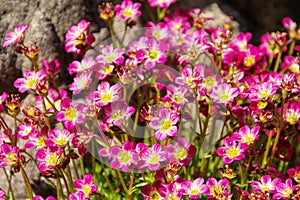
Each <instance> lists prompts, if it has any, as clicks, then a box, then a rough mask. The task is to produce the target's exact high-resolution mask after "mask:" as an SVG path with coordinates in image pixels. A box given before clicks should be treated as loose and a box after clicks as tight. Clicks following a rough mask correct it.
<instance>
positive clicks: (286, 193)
mask: <svg viewBox="0 0 300 200" xmlns="http://www.w3.org/2000/svg"><path fill="white" fill-rule="evenodd" d="M275 188H276V192H277V193H275V194H274V195H273V199H283V200H287V199H290V198H291V196H292V194H293V192H294V191H295V190H296V189H297V186H293V182H292V179H290V178H288V179H286V180H285V183H279V184H278V185H275Z"/></svg>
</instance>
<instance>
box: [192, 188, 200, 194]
mask: <svg viewBox="0 0 300 200" xmlns="http://www.w3.org/2000/svg"><path fill="white" fill-rule="evenodd" d="M190 194H191V195H196V194H199V190H198V189H193V190H191V191H190Z"/></svg>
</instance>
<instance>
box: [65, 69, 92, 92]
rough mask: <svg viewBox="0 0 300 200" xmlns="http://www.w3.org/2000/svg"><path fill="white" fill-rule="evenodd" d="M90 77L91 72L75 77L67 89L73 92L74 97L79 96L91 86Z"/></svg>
mask: <svg viewBox="0 0 300 200" xmlns="http://www.w3.org/2000/svg"><path fill="white" fill-rule="evenodd" d="M91 75H92V73H91V72H89V73H84V74H78V75H76V77H75V78H74V82H73V83H72V84H70V85H69V89H70V90H71V91H73V94H74V95H76V94H79V93H80V92H81V91H82V90H84V89H86V88H87V87H88V86H89V85H90V84H91V82H92V79H91Z"/></svg>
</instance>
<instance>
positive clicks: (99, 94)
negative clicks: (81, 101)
mask: <svg viewBox="0 0 300 200" xmlns="http://www.w3.org/2000/svg"><path fill="white" fill-rule="evenodd" d="M120 92H121V86H120V85H119V84H115V85H113V86H111V87H110V85H109V83H108V82H103V83H101V84H99V85H98V87H97V91H94V92H91V93H90V94H89V96H88V98H89V99H91V100H93V101H95V103H96V106H97V107H99V108H100V107H102V106H106V105H108V104H109V103H112V102H116V101H118V100H119V98H120V96H121V94H120Z"/></svg>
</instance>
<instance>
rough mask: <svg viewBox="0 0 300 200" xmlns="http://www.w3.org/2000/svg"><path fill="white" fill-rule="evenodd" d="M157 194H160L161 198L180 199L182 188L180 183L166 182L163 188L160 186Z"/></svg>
mask: <svg viewBox="0 0 300 200" xmlns="http://www.w3.org/2000/svg"><path fill="white" fill-rule="evenodd" d="M158 192H159V194H160V195H161V196H162V199H163V200H164V199H181V198H182V195H183V189H182V188H181V184H180V183H178V182H175V181H174V183H169V184H166V185H165V187H164V188H161V189H160V190H159V191H158Z"/></svg>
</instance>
